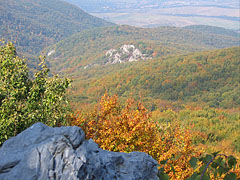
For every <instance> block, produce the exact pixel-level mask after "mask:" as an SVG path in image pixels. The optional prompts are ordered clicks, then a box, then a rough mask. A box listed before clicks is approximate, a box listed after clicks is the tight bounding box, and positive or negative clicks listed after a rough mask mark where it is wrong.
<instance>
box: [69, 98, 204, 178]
mask: <svg viewBox="0 0 240 180" xmlns="http://www.w3.org/2000/svg"><path fill="white" fill-rule="evenodd" d="M72 124H73V125H77V126H80V127H82V128H83V129H84V131H85V132H86V136H87V137H88V138H92V139H93V140H94V141H95V142H96V143H98V144H99V145H100V147H101V148H103V149H105V150H110V151H118V152H132V151H141V152H146V153H148V154H149V155H151V156H152V157H153V158H154V159H156V160H158V161H159V163H160V164H161V163H162V166H164V168H165V171H166V172H168V174H169V175H170V177H171V179H185V178H186V177H189V176H190V175H191V174H192V173H193V171H194V170H193V168H191V166H190V164H189V163H188V162H189V160H190V159H191V158H192V157H193V156H197V155H199V153H197V152H196V151H195V149H194V147H193V146H192V142H191V134H190V132H189V131H188V130H185V129H183V128H182V127H181V126H180V125H179V124H177V123H176V125H173V124H172V125H171V126H170V124H167V123H166V124H164V123H162V124H159V123H158V122H156V121H153V120H152V119H151V113H149V112H148V110H147V109H146V108H145V107H144V106H143V105H142V104H141V103H137V102H135V101H134V100H132V99H128V100H127V101H126V103H125V105H122V104H121V103H120V102H119V100H118V97H117V96H112V97H110V96H108V95H106V94H105V95H104V96H103V97H102V99H101V101H100V103H99V104H98V105H97V106H96V107H95V109H94V110H93V111H90V112H88V113H83V112H79V113H78V114H77V116H76V118H75V119H74V120H73V121H72ZM164 160H167V161H166V162H164ZM163 162H164V163H163Z"/></svg>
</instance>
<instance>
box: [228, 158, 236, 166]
mask: <svg viewBox="0 0 240 180" xmlns="http://www.w3.org/2000/svg"><path fill="white" fill-rule="evenodd" d="M236 164H237V159H236V158H235V157H233V156H229V157H228V165H229V167H230V168H232V167H233V166H235V165H236Z"/></svg>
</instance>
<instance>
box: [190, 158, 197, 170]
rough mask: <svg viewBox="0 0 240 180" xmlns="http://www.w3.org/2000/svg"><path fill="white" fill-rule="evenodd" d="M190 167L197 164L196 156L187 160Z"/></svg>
mask: <svg viewBox="0 0 240 180" xmlns="http://www.w3.org/2000/svg"><path fill="white" fill-rule="evenodd" d="M189 163H190V165H191V167H193V168H195V167H196V166H197V158H195V157H192V158H191V160H190V161H189Z"/></svg>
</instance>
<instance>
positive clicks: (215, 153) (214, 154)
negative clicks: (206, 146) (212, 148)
mask: <svg viewBox="0 0 240 180" xmlns="http://www.w3.org/2000/svg"><path fill="white" fill-rule="evenodd" d="M220 152H221V151H217V152H214V153H212V155H213V156H214V157H216V156H217V155H218V153H220Z"/></svg>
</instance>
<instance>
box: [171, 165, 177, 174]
mask: <svg viewBox="0 0 240 180" xmlns="http://www.w3.org/2000/svg"><path fill="white" fill-rule="evenodd" d="M171 169H172V171H173V174H174V175H175V173H176V172H175V169H174V167H173V165H172V164H171Z"/></svg>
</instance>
